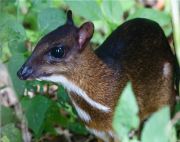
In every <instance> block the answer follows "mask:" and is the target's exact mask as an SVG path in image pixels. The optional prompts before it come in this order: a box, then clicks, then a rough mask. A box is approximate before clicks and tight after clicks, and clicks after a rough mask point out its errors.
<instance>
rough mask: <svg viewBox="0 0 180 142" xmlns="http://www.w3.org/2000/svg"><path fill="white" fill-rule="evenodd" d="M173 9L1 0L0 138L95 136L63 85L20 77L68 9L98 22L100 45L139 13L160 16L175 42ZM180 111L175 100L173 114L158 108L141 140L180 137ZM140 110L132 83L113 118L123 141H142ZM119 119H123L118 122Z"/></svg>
mask: <svg viewBox="0 0 180 142" xmlns="http://www.w3.org/2000/svg"><path fill="white" fill-rule="evenodd" d="M145 5H146V6H147V5H148V6H149V7H151V8H145ZM170 8H171V7H170V1H169V0H166V1H164V2H163V6H162V7H158V6H157V5H152V4H151V3H149V4H147V3H142V2H141V3H140V2H137V1H135V0H126V1H123V0H119V1H118V0H117V1H110V0H109V1H106V0H92V1H83V0H82V1H69V0H0V61H1V63H0V95H1V97H0V98H1V100H0V102H1V107H0V114H1V121H0V122H1V123H0V124H1V125H0V133H1V136H0V141H2V142H21V141H25V140H26V141H28V140H29V141H55V139H57V140H58V141H73V142H74V141H85V140H86V141H94V139H93V138H92V137H91V136H89V134H88V132H87V131H86V129H85V127H84V125H83V124H82V123H81V122H80V121H79V120H78V118H77V115H76V112H75V110H74V108H73V107H72V106H71V103H70V101H69V98H68V96H67V94H66V91H65V90H64V88H62V87H61V86H56V85H54V84H52V83H49V82H42V81H41V82H39V81H20V80H19V79H18V78H17V76H16V72H17V70H18V68H19V67H20V66H21V65H22V64H23V62H24V61H25V60H26V59H27V57H28V56H29V55H30V54H31V52H32V50H33V48H34V47H35V45H36V43H37V42H38V40H39V39H40V38H41V37H42V36H43V35H45V34H46V33H48V32H50V31H52V30H53V29H55V28H57V27H58V26H60V25H62V24H63V23H64V22H65V19H66V12H65V11H66V10H67V9H71V10H72V11H73V16H74V21H75V23H76V25H80V24H82V23H83V22H85V21H87V20H90V21H92V22H93V23H94V25H95V33H94V36H93V38H92V40H91V41H92V43H93V45H94V48H96V47H98V45H100V44H101V43H102V42H103V41H104V40H105V38H106V37H107V36H108V35H109V34H110V33H111V32H112V31H113V30H114V29H115V28H116V27H117V26H118V25H120V24H121V23H123V22H124V21H126V20H128V19H132V18H135V17H144V18H149V19H152V20H155V21H157V22H158V23H159V24H160V25H161V27H162V28H163V30H164V32H165V34H166V36H167V37H168V39H169V42H170V44H171V45H173V38H172V33H173V31H172V24H171V11H170ZM176 39H179V38H178V37H176ZM173 49H174V48H172V50H173ZM6 68H7V70H6ZM6 75H7V76H9V78H10V82H9V80H8V79H7V78H6ZM11 82H12V84H11ZM7 97H8V98H7ZM127 104H128V106H127ZM152 105H153V104H152ZM179 110H180V102H178V101H177V105H176V108H175V112H174V114H173V116H172V119H171V118H170V111H169V108H168V107H165V108H162V109H161V110H159V111H158V112H156V113H154V114H153V115H152V116H151V117H150V119H149V120H147V122H146V123H145V126H144V128H143V130H142V134H141V141H142V142H175V141H177V140H178V139H179V140H180V134H179V132H180V121H178V118H180V116H179V115H180V114H179V113H178V111H179ZM137 114H138V106H137V104H136V100H135V97H134V95H133V92H132V90H131V85H130V84H128V85H127V87H126V88H125V89H124V92H123V94H122V97H121V98H120V100H119V103H118V106H117V108H116V113H115V116H114V122H113V126H114V129H115V130H116V131H117V134H118V136H119V137H120V138H121V139H122V142H137V141H139V140H138V135H137V134H136V133H135V130H137V129H138V128H139V118H138V115H137ZM119 118H121V122H119V123H117V119H118V120H119ZM133 132H134V133H133ZM130 134H132V135H131V138H130V137H129V135H130ZM70 135H71V138H70ZM60 136H63V138H62V137H60ZM78 137H80V138H78ZM64 138H65V140H63V139H64Z"/></svg>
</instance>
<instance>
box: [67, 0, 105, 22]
mask: <svg viewBox="0 0 180 142" xmlns="http://www.w3.org/2000/svg"><path fill="white" fill-rule="evenodd" d="M65 2H66V4H67V5H68V6H69V7H70V9H71V10H72V11H73V13H75V14H77V15H79V16H82V17H84V18H86V19H88V20H92V21H94V20H100V19H102V13H101V9H100V7H99V5H98V3H97V1H95V0H92V1H86V0H82V1H78V2H77V1H70V0H65Z"/></svg>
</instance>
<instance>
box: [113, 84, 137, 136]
mask: <svg viewBox="0 0 180 142" xmlns="http://www.w3.org/2000/svg"><path fill="white" fill-rule="evenodd" d="M138 126H139V117H138V105H137V103H136V99H135V96H134V93H133V90H132V87H131V84H130V83H128V84H127V86H126V87H125V89H124V90H123V93H122V95H121V97H120V99H119V101H118V104H117V106H116V108H115V114H114V118H113V128H114V130H115V131H116V133H117V135H118V137H119V138H120V139H122V140H125V139H128V134H129V132H130V131H131V130H133V129H137V128H138Z"/></svg>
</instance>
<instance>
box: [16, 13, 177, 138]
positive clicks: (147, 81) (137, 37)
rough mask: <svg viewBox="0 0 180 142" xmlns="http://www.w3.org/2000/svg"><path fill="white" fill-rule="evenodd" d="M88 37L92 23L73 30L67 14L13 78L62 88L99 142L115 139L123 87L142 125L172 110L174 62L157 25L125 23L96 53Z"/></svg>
mask: <svg viewBox="0 0 180 142" xmlns="http://www.w3.org/2000/svg"><path fill="white" fill-rule="evenodd" d="M92 35H93V25H92V23H85V24H83V25H82V26H81V27H80V28H77V27H76V26H74V24H73V21H72V17H71V13H69V15H68V20H67V23H66V24H65V25H64V26H61V27H59V28H58V29H56V30H55V31H53V32H51V33H49V34H48V35H46V36H45V37H43V38H42V40H41V41H40V42H39V43H38V45H37V46H36V48H35V50H34V51H33V54H32V56H31V57H30V58H29V59H28V60H27V62H26V63H25V65H23V66H22V68H21V69H20V71H19V72H18V76H19V77H20V78H21V79H35V78H40V79H43V80H50V81H54V82H57V83H60V84H62V85H63V86H65V88H67V90H68V92H69V96H70V98H71V99H72V102H73V104H74V105H75V107H76V109H77V112H78V114H79V115H80V117H82V120H83V119H84V120H83V121H84V123H85V125H86V126H87V127H88V129H91V130H90V131H91V132H93V133H94V134H95V135H97V136H98V137H100V138H101V139H103V140H104V141H110V138H109V137H115V134H114V132H113V129H112V118H113V113H114V109H115V107H116V104H117V101H118V99H119V97H120V94H121V92H122V90H123V88H124V87H125V85H126V84H127V82H128V81H131V83H132V87H133V90H134V93H135V95H136V99H137V102H138V105H139V108H140V112H139V116H140V119H141V122H142V121H143V120H144V119H146V118H147V117H148V116H149V115H150V114H151V113H153V112H155V111H157V110H158V109H159V108H161V107H162V106H164V105H170V106H171V107H172V106H173V105H174V103H175V90H174V75H175V74H174V68H175V61H174V60H175V57H174V55H173V54H172V52H171V49H170V46H169V44H168V42H167V39H166V37H165V35H164V33H163V31H162V29H161V28H160V26H159V25H158V24H157V23H155V22H153V21H151V20H147V19H134V20H130V21H128V22H125V23H124V24H122V25H121V26H119V27H118V28H117V29H116V30H115V31H114V32H113V33H112V34H111V35H110V36H109V37H108V38H107V39H106V41H105V42H104V43H103V44H102V45H101V46H100V47H99V48H98V49H97V50H96V51H93V50H92V49H91V47H90V44H89V40H90V38H91V37H92ZM62 47H63V48H62ZM61 55H62V56H61ZM76 105H77V106H76ZM93 105H94V106H93ZM96 105H97V106H96ZM107 108H108V109H107ZM81 114H83V115H84V116H83V115H82V116H81Z"/></svg>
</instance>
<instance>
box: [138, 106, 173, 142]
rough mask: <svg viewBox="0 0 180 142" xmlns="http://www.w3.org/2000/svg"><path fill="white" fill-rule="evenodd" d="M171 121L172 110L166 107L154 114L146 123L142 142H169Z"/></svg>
mask: <svg viewBox="0 0 180 142" xmlns="http://www.w3.org/2000/svg"><path fill="white" fill-rule="evenodd" d="M169 121H170V110H169V108H168V107H165V108H163V109H161V110H159V111H158V112H156V113H154V114H153V115H152V116H151V117H150V118H149V120H148V121H147V122H146V123H145V126H144V128H143V131H142V138H141V140H142V142H168V141H169V131H168V129H167V128H168V127H167V126H168V123H169Z"/></svg>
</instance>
